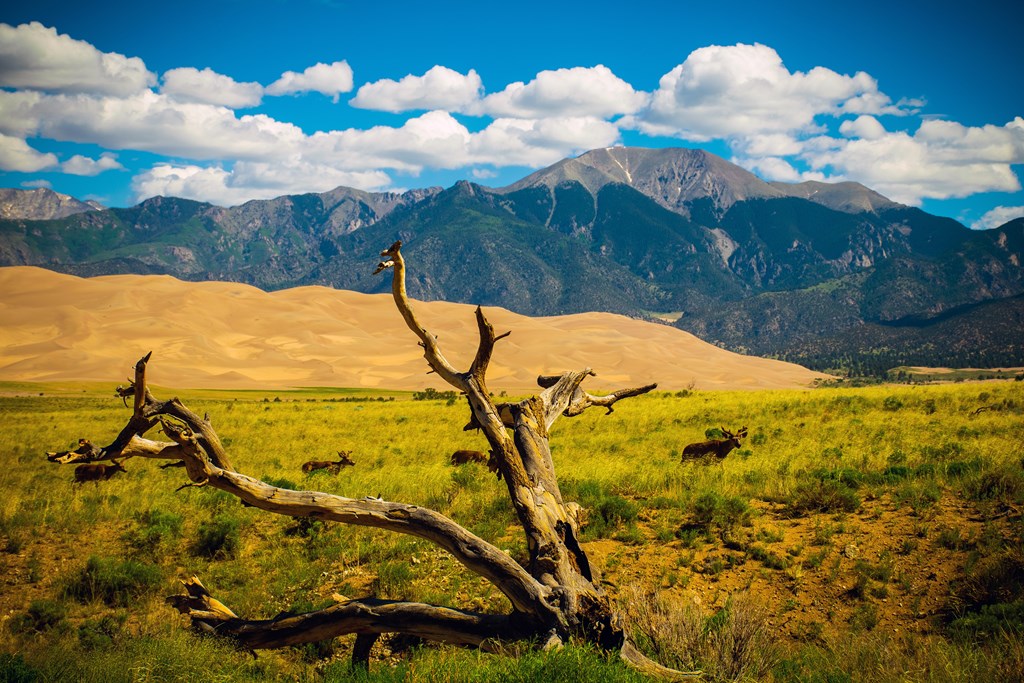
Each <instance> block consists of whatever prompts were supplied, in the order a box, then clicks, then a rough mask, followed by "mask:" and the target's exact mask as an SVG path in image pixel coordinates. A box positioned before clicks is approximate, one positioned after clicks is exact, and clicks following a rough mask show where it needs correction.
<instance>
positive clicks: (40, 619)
mask: <svg viewBox="0 0 1024 683" xmlns="http://www.w3.org/2000/svg"><path fill="white" fill-rule="evenodd" d="M66 617H67V609H66V608H65V607H64V605H63V604H62V603H60V602H57V601H55V600H46V599H41V600H33V601H32V602H31V603H29V606H28V611H27V612H25V613H24V614H20V615H17V616H16V617H14V618H13V619H12V620H11V630H13V631H15V632H17V633H30V632H32V631H35V632H38V633H42V632H43V631H49V630H50V629H52V628H54V627H55V626H58V625H60V624H61V623H62V622H63V621H64V619H65V618H66Z"/></svg>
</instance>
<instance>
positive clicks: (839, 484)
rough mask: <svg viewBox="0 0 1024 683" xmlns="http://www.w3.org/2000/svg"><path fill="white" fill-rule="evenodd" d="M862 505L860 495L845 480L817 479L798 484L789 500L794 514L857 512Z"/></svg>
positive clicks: (790, 508)
mask: <svg viewBox="0 0 1024 683" xmlns="http://www.w3.org/2000/svg"><path fill="white" fill-rule="evenodd" d="M860 505H861V500H860V496H858V495H857V492H856V491H854V490H853V489H852V488H850V486H848V485H847V484H846V483H845V482H843V481H840V480H836V479H817V480H812V481H803V482H800V483H799V484H797V487H796V490H794V491H793V495H792V496H791V497H790V499H789V501H788V510H789V513H790V514H792V515H794V516H801V515H806V514H810V513H812V512H856V511H857V510H859V509H860Z"/></svg>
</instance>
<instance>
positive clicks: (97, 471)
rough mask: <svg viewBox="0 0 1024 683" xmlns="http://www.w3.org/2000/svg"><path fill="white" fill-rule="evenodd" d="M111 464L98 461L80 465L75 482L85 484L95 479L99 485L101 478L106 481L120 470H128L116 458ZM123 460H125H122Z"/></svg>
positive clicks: (76, 470)
mask: <svg viewBox="0 0 1024 683" xmlns="http://www.w3.org/2000/svg"><path fill="white" fill-rule="evenodd" d="M110 462H111V463H113V464H111V465H104V464H101V463H96V464H92V465H79V466H78V467H76V468H75V481H74V483H75V484H84V483H85V482H87V481H94V482H96V484H97V485H99V482H100V480H101V479H102V480H103V481H106V480H107V479H110V478H111V477H112V476H114V475H115V474H117V473H118V472H127V471H128V470H126V469H125V468H124V467H123V466H122V464H121V463H120V462H118V461H116V460H111V461H110ZM122 462H123V461H122Z"/></svg>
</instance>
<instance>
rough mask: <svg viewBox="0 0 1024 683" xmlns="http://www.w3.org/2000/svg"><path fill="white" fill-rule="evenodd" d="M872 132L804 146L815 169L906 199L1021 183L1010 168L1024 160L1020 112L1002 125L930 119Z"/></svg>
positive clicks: (957, 194) (961, 194)
mask: <svg viewBox="0 0 1024 683" xmlns="http://www.w3.org/2000/svg"><path fill="white" fill-rule="evenodd" d="M852 130H853V129H852V128H848V129H847V132H852ZM871 133H872V137H869V138H858V139H851V140H839V139H832V138H823V139H820V140H818V142H817V144H816V145H814V146H813V147H812V146H808V147H807V148H805V153H804V158H805V159H806V160H807V161H808V162H809V163H810V164H811V165H812V167H814V168H815V169H818V170H822V171H824V170H826V169H828V170H829V176H830V178H832V179H834V180H840V179H850V180H856V181H858V182H860V183H863V184H864V185H867V186H868V187H870V188H872V189H874V190H876V191H878V192H880V193H882V194H883V195H885V196H887V197H889V198H890V199H893V200H895V201H898V202H902V203H904V204H912V205H916V204H920V203H921V200H922V199H924V198H931V199H947V198H949V197H966V196H969V195H972V194H975V193H978V192H992V191H1001V192H1016V191H1019V190H1020V189H1021V185H1020V181H1019V179H1018V178H1017V176H1016V174H1015V173H1014V171H1013V169H1012V168H1011V164H1020V163H1024V119H1022V118H1021V117H1017V118H1016V119H1014V120H1013V121H1011V122H1010V123H1008V124H1007V125H1005V126H992V125H986V126H981V127H967V126H963V125H961V124H959V123H954V122H951V121H934V120H933V121H924V122H923V123H922V124H921V126H920V128H918V130H917V132H916V133H914V134H913V135H909V134H907V133H904V132H892V133H890V132H886V133H885V134H884V135H880V136H879V135H877V131H875V130H873V131H871Z"/></svg>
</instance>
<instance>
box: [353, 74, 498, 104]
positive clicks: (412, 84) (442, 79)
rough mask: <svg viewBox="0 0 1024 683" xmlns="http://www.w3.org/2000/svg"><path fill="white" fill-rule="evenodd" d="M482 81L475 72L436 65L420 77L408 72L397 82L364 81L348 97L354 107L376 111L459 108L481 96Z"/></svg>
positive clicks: (387, 80)
mask: <svg viewBox="0 0 1024 683" xmlns="http://www.w3.org/2000/svg"><path fill="white" fill-rule="evenodd" d="M483 87H484V86H483V83H482V82H481V80H480V76H479V75H478V74H477V72H476V71H473V70H472V69H470V71H469V73H468V74H466V75H463V74H460V73H459V72H458V71H453V70H452V69H449V68H447V67H443V66H435V67H433V68H432V69H430V70H429V71H427V72H426V73H425V74H423V75H422V76H413V75H411V74H410V75H408V76H405V77H403V78H402V79H401V80H399V81H393V80H391V79H390V78H385V79H383V80H379V81H375V82H373V83H367V84H365V85H363V86H362V87H360V88H359V91H358V92H357V93H356V96H355V97H354V98H352V99H351V100H349V104H351V105H352V106H353V107H360V108H362V109H376V110H379V111H390V112H400V111H410V110H415V109H428V110H433V109H444V110H447V111H461V110H463V109H465V108H467V107H469V106H470V105H472V104H473V103H474V102H476V101H478V100H479V99H480V95H481V93H482V92H483Z"/></svg>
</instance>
